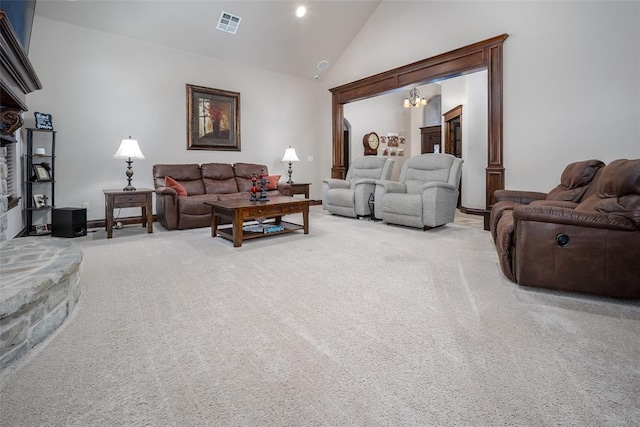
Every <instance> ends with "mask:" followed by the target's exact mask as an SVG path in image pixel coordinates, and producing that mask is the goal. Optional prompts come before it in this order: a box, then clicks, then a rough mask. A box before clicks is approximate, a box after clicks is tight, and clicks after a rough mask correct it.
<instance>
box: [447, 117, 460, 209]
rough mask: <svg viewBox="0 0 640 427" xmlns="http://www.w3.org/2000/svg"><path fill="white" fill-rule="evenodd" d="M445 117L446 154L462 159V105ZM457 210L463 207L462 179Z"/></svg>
mask: <svg viewBox="0 0 640 427" xmlns="http://www.w3.org/2000/svg"><path fill="white" fill-rule="evenodd" d="M443 116H444V152H445V153H448V154H452V155H454V156H456V157H458V158H460V159H461V158H462V105H458V106H457V107H455V108H452V109H451V110H449V111H447V112H446V113H444V114H443ZM458 189H459V190H460V192H459V194H458V205H457V208H458V209H460V208H461V207H462V177H460V183H459V184H458Z"/></svg>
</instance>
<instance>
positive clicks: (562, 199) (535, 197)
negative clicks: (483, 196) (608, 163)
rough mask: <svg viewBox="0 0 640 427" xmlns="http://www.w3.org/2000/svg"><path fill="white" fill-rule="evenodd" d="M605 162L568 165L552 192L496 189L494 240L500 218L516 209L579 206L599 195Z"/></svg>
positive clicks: (491, 217)
mask: <svg viewBox="0 0 640 427" xmlns="http://www.w3.org/2000/svg"><path fill="white" fill-rule="evenodd" d="M603 166H604V163H603V162H601V161H600V160H595V159H593V160H583V161H579V162H573V163H570V164H568V165H567V167H565V168H564V171H563V172H562V175H561V177H560V184H558V185H557V186H556V187H555V188H554V189H552V190H551V191H550V192H548V193H541V192H537V191H519V190H496V191H495V192H494V193H493V197H494V199H495V200H496V203H495V204H494V205H493V207H492V208H491V212H490V214H489V230H490V231H491V237H493V240H494V241H495V240H496V230H497V225H498V222H499V221H500V218H501V217H502V215H503V214H504V213H505V212H508V211H512V210H513V209H514V208H515V207H516V206H520V205H528V204H529V203H535V204H544V205H548V206H551V205H555V206H564V207H576V206H577V205H578V203H580V202H581V201H582V200H584V199H586V198H588V197H590V196H591V195H592V194H594V193H595V185H591V184H592V183H596V182H598V176H599V173H600V172H601V171H602V167H603Z"/></svg>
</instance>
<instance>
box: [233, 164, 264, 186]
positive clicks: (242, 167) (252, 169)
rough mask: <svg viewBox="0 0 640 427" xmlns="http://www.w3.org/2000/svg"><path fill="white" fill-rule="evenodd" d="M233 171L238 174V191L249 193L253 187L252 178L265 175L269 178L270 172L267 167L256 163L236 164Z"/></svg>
mask: <svg viewBox="0 0 640 427" xmlns="http://www.w3.org/2000/svg"><path fill="white" fill-rule="evenodd" d="M233 169H234V170H235V173H236V182H237V183H238V191H240V192H249V191H251V187H252V186H253V182H252V181H251V178H253V175H254V174H255V175H256V176H259V175H260V174H264V175H266V176H269V170H268V169H267V167H266V166H265V165H260V164H256V163H236V164H235V165H233Z"/></svg>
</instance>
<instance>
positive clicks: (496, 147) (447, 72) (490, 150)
mask: <svg viewBox="0 0 640 427" xmlns="http://www.w3.org/2000/svg"><path fill="white" fill-rule="evenodd" d="M507 37H508V34H502V35H500V36H496V37H493V38H490V39H487V40H484V41H481V42H478V43H474V44H471V45H468V46H464V47H461V48H459V49H455V50H452V51H450V52H446V53H443V54H440V55H437V56H433V57H431V58H427V59H423V60H422V61H418V62H414V63H413V64H409V65H405V66H403V67H399V68H395V69H393V70H389V71H385V72H383V73H380V74H375V75H373V76H370V77H366V78H364V79H361V80H356V81H354V82H351V83H347V84H345V85H342V86H338V87H335V88H333V89H329V91H330V92H331V94H332V107H331V111H332V116H333V117H332V143H333V145H332V159H333V165H332V167H331V176H332V177H333V178H342V179H343V178H344V177H345V175H346V165H345V164H344V158H343V154H342V153H343V152H344V150H343V145H344V137H343V135H344V134H343V128H342V127H343V126H342V124H343V120H344V104H347V103H349V102H354V101H359V100H362V99H367V98H371V97H373V96H377V95H383V94H385V93H390V92H393V91H395V90H397V89H401V88H403V87H406V86H408V85H412V84H427V83H430V82H433V81H436V80H441V79H445V78H450V77H457V76H460V75H464V74H468V73H472V72H474V71H479V70H483V69H486V70H487V73H488V80H489V81H488V92H489V93H488V100H489V106H488V129H489V135H488V147H487V159H488V161H487V168H486V169H485V177H486V180H485V181H486V182H485V183H486V209H489V208H490V206H491V205H492V203H493V200H492V197H493V192H494V191H495V190H498V189H503V188H504V164H503V146H504V142H503V139H502V114H503V102H502V92H503V86H502V81H503V75H502V55H503V54H502V45H503V43H504V41H505V40H506V39H507Z"/></svg>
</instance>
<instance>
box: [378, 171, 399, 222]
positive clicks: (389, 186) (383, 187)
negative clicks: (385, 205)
mask: <svg viewBox="0 0 640 427" xmlns="http://www.w3.org/2000/svg"><path fill="white" fill-rule="evenodd" d="M406 192H407V186H406V185H404V184H403V183H400V182H397V181H389V180H386V179H378V180H376V189H375V191H374V193H373V200H374V205H373V217H374V218H378V219H380V218H382V199H383V197H384V195H385V194H387V193H406Z"/></svg>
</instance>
